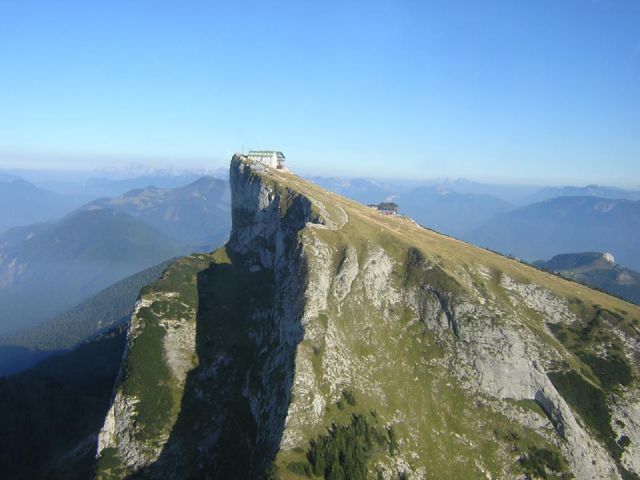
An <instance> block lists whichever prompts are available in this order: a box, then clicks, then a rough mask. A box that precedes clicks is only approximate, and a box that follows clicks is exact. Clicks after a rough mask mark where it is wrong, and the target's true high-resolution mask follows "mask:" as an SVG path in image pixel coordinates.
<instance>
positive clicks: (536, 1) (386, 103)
mask: <svg viewBox="0 0 640 480" xmlns="http://www.w3.org/2000/svg"><path fill="white" fill-rule="evenodd" d="M243 147H244V149H248V148H276V149H279V150H282V151H283V152H285V155H286V156H287V157H288V159H289V161H290V164H291V166H292V167H293V169H294V170H299V171H301V172H304V173H319V174H325V175H326V174H340V175H344V174H347V175H350V174H358V175H368V176H385V175H389V176H396V177H413V178H417V177H435V176H462V177H467V178H474V179H485V180H486V179H493V180H502V181H512V180H515V181H520V182H528V181H532V182H540V181H546V182H547V183H563V182H564V183H587V182H597V183H601V184H620V185H634V186H640V1H638V0H597V1H596V0H561V1H559V0H530V1H524V0H523V1H515V0H504V1H482V0H469V1H455V0H442V1H420V0H416V1H402V0H394V1H388V2H378V1H372V0H367V1H362V2H349V1H340V2H332V1H328V0H325V1H310V0H309V1H307V0H294V1H290V2H289V1H264V2H247V1H230V2H218V1H195V0H192V1H186V0H185V1H178V0H175V1H160V0H154V1H144V0H135V1H132V0H127V1H115V0H110V1H108V2H94V1H86V0H84V1H77V2H71V1H62V0H57V1H54V0H50V1H49V0H41V1H29V0H15V1H12V0H9V1H8V0H0V167H2V166H5V167H8V166H11V167H16V166H24V167H34V166H39V167H50V168H88V167H89V166H99V167H104V166H117V165H120V164H124V163H127V162H130V161H143V162H149V163H157V164H159V165H163V166H164V165H166V164H173V165H176V166H180V165H182V166H200V167H202V166H212V167H217V166H221V165H223V164H225V163H226V162H227V161H228V159H229V157H230V155H231V154H232V153H233V152H235V151H239V150H241V149H242V148H243Z"/></svg>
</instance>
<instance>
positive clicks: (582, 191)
mask: <svg viewBox="0 0 640 480" xmlns="http://www.w3.org/2000/svg"><path fill="white" fill-rule="evenodd" d="M557 197H600V198H609V199H623V200H634V201H635V200H640V190H624V189H622V188H617V187H603V186H601V185H587V186H585V187H546V188H543V189H542V190H539V191H537V192H536V193H534V194H533V195H531V196H529V197H528V198H527V199H526V202H527V203H537V202H542V201H544V200H549V199H552V198H557Z"/></svg>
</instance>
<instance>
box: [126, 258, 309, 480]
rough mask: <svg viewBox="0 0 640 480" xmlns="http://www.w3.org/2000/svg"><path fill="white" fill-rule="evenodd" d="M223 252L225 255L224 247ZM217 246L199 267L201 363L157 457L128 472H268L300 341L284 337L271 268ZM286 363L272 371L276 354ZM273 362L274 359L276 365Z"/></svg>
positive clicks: (183, 475)
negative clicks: (251, 264) (252, 267)
mask: <svg viewBox="0 0 640 480" xmlns="http://www.w3.org/2000/svg"><path fill="white" fill-rule="evenodd" d="M219 252H223V253H219ZM228 253H229V252H225V249H224V248H223V249H220V250H219V251H218V252H216V254H214V255H216V256H217V257H225V259H224V260H222V261H221V260H220V258H216V262H214V263H211V264H210V266H209V267H208V268H207V269H205V270H202V271H200V272H198V274H197V292H198V310H197V322H196V351H197V357H198V366H197V367H196V368H194V369H193V370H191V371H190V372H189V373H188V375H187V379H186V383H185V387H184V392H183V394H182V400H181V405H180V413H179V416H178V419H177V421H176V423H175V424H174V426H173V429H172V431H171V434H170V437H169V440H168V442H167V444H166V445H165V447H164V448H163V451H162V453H161V455H160V457H159V458H158V460H157V461H156V462H155V463H154V464H153V465H151V466H150V467H148V468H147V469H145V470H144V471H141V472H137V473H135V474H133V475H131V476H130V477H128V478H131V479H133V478H205V477H206V478H219V479H226V478H244V479H262V478H265V477H266V472H267V468H268V466H269V465H270V464H271V462H272V461H273V459H274V458H275V454H276V452H277V449H278V446H279V444H280V440H281V437H282V434H283V431H284V423H285V419H286V413H287V409H288V405H289V402H290V388H291V385H292V382H293V370H294V369H293V362H294V353H295V346H296V345H297V344H298V343H299V341H300V340H301V338H302V328H301V327H300V329H299V335H298V338H297V340H296V341H295V344H294V346H293V347H290V346H286V345H284V343H282V342H280V334H279V330H278V327H277V323H276V320H275V316H276V315H277V312H275V309H274V306H273V305H274V293H275V289H274V275H273V272H272V271H267V270H261V271H259V272H251V271H249V270H248V269H247V268H246V267H245V266H244V265H243V264H244V263H245V260H246V259H245V258H243V257H240V256H237V255H233V256H232V259H229V258H228V257H226V255H227V254H228ZM274 350H278V352H282V351H284V352H285V355H284V356H283V357H279V358H280V360H281V361H282V362H283V363H284V365H283V363H280V364H279V365H278V367H280V368H276V369H273V370H269V369H268V367H266V366H267V365H269V364H270V362H269V357H271V360H273V352H274ZM271 365H272V366H273V363H271Z"/></svg>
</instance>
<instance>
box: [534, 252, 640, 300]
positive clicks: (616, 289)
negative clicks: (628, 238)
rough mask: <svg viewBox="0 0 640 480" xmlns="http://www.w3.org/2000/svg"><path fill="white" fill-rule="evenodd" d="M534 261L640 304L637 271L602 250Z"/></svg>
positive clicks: (543, 266)
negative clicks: (619, 263)
mask: <svg viewBox="0 0 640 480" xmlns="http://www.w3.org/2000/svg"><path fill="white" fill-rule="evenodd" d="M534 264H535V265H536V266H538V267H541V268H544V269H546V270H550V271H553V272H556V273H559V274H561V275H563V276H565V277H568V278H572V279H574V280H577V281H579V282H581V283H585V284H587V285H590V286H593V287H596V288H599V289H601V290H604V291H605V292H607V293H612V294H614V295H617V296H619V297H621V298H624V299H625V300H628V301H630V302H634V303H637V304H640V272H637V271H635V270H631V269H628V268H624V267H622V266H620V265H618V264H616V263H613V262H612V261H610V260H608V259H607V258H606V257H605V256H604V255H603V254H602V253H598V252H583V253H565V254H561V255H556V256H555V257H553V258H552V259H551V260H548V261H544V260H538V261H537V262H534Z"/></svg>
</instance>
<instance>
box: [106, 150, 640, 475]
mask: <svg viewBox="0 0 640 480" xmlns="http://www.w3.org/2000/svg"><path fill="white" fill-rule="evenodd" d="M230 182H231V191H232V204H233V206H232V216H233V229H232V233H231V238H230V240H229V243H228V244H227V246H226V247H225V248H223V249H220V250H218V251H216V252H214V253H213V254H211V255H198V256H194V257H190V258H187V259H183V260H180V261H179V262H177V263H176V264H175V265H174V266H172V267H171V268H170V269H169V270H168V271H167V273H166V274H165V276H164V278H163V279H162V280H161V281H159V282H158V283H157V284H156V285H155V286H153V287H151V288H150V289H149V290H148V291H146V292H145V293H144V294H143V296H142V297H141V300H140V302H139V304H138V307H137V309H136V313H135V314H134V316H133V318H132V322H131V326H130V331H129V341H128V342H129V343H128V348H127V353H126V355H125V359H124V361H123V369H122V374H121V379H120V381H119V383H118V386H117V388H116V391H115V396H114V401H113V405H112V407H111V410H110V412H109V415H108V417H107V419H106V421H105V425H104V427H103V430H102V432H101V434H100V439H99V445H100V446H99V451H98V458H99V460H98V477H99V478H108V477H109V476H114V475H115V476H124V475H127V474H130V473H134V472H137V474H138V475H140V476H142V477H146V478H185V477H188V476H194V477H202V478H230V477H235V478H263V477H264V476H265V475H267V473H268V475H269V476H270V477H271V478H283V479H284V478H292V479H293V478H299V474H300V473H301V472H302V474H304V472H305V471H307V472H311V471H313V472H314V473H315V474H316V475H320V476H322V474H324V472H325V471H329V470H326V469H330V470H332V471H333V470H334V469H335V470H336V471H338V469H349V468H355V469H356V470H353V471H358V472H361V474H363V475H365V477H374V478H375V476H377V477H378V478H385V479H391V478H398V477H399V476H400V477H402V476H404V475H407V476H409V477H410V478H524V477H525V476H529V477H534V476H536V475H540V472H541V471H542V472H544V474H545V475H548V476H549V477H550V478H556V477H557V478H560V477H561V476H562V475H564V476H565V477H566V476H568V475H569V474H571V473H572V474H573V475H575V477H576V478H578V479H592V478H621V477H622V475H623V474H624V475H627V476H629V475H633V474H638V473H639V470H638V460H637V458H638V457H637V447H636V445H637V443H636V442H637V441H640V439H638V428H637V426H638V424H640V421H639V419H638V402H637V398H638V386H637V379H636V375H637V372H638V365H637V363H636V362H637V353H638V352H637V349H638V346H637V330H634V328H636V327H634V325H635V322H640V309H638V308H635V307H633V306H631V305H628V304H624V303H623V302H620V301H619V300H616V299H612V298H611V297H607V296H605V295H603V294H601V293H598V292H593V291H591V290H589V289H587V288H585V287H582V286H579V285H575V284H568V283H567V282H565V281H563V280H561V279H559V278H557V277H553V276H549V275H546V274H544V273H542V272H539V271H536V270H534V269H531V268H529V267H526V266H524V265H521V264H519V263H517V262H515V261H512V260H509V259H505V258H503V257H499V256H497V255H494V254H491V253H489V252H486V251H483V250H480V249H476V248H475V247H471V246H469V245H466V244H463V243H461V242H458V241H456V240H454V239H451V238H447V237H443V236H440V235H438V234H436V233H434V232H430V231H427V230H424V229H422V228H420V227H419V226H417V225H415V224H414V223H413V222H410V221H408V220H406V219H403V218H389V217H383V216H381V215H379V214H378V213H377V212H375V211H373V210H370V209H367V208H366V207H364V206H360V205H358V204H355V203H353V202H350V201H347V200H345V199H342V198H340V197H338V196H336V195H334V194H331V193H329V192H326V191H324V190H322V189H320V188H319V187H316V186H314V185H312V184H309V183H307V182H305V181H303V180H301V179H299V178H298V177H296V176H295V175H292V174H291V173H288V172H282V171H278V170H274V169H270V168H268V167H264V166H262V165H259V164H255V163H252V162H250V161H248V160H247V159H246V158H244V157H242V156H239V155H238V156H235V157H234V159H233V160H232V163H231V172H230ZM568 285H570V287H569V286H568ZM568 292H570V293H568ZM634 331H635V332H636V334H634ZM587 340H588V341H587ZM614 344H615V345H616V346H617V347H616V348H618V347H619V350H616V352H621V353H620V355H621V356H615V357H614V356H613V353H612V352H611V351H609V350H608V349H610V348H613V347H608V346H607V345H614ZM150 352H151V353H150ZM616 355H617V354H616ZM613 358H615V361H616V362H618V363H617V364H619V365H622V366H623V367H625V368H628V369H629V371H630V372H631V379H629V378H627V377H624V378H623V377H620V379H619V380H620V381H619V382H618V384H615V385H612V384H611V382H608V381H607V379H604V378H603V377H601V376H600V375H601V369H602V368H605V367H606V366H607V365H609V363H607V362H612V361H613V360H612V359H613ZM153 362H156V363H153ZM151 365H153V367H154V368H149V367H150V366H151ZM603 366H605V367H603ZM620 368H622V367H620ZM625 371H626V370H625ZM569 380H571V381H573V382H575V388H581V389H583V390H584V391H589V392H594V393H593V395H594V397H593V398H597V399H598V401H599V402H600V403H597V404H596V403H594V402H591V403H589V402H587V403H586V404H585V403H581V402H583V401H584V398H581V397H576V396H575V395H572V394H571V390H567V382H568V381H569ZM158 408H162V409H163V410H162V414H158ZM594 408H596V409H599V414H601V415H604V416H607V415H608V416H609V418H606V419H605V418H604V417H602V418H596V419H594V418H591V417H589V412H591V411H593V409H594ZM589 409H591V410H589ZM351 419H354V420H351ZM355 419H364V420H362V421H365V422H369V423H368V425H370V428H371V432H374V433H371V435H373V438H374V439H375V441H373V440H372V439H371V438H369V440H367V441H366V442H365V443H364V444H363V445H365V447H366V448H365V447H362V450H358V451H359V452H360V453H359V454H357V455H356V457H357V458H356V457H354V456H353V455H354V454H350V455H349V456H348V458H349V462H355V463H354V465H356V466H354V465H346V464H345V463H344V462H347V460H344V461H343V462H342V463H340V462H339V463H338V464H335V465H333V464H330V462H331V461H333V460H331V458H330V457H327V458H324V457H323V458H322V460H321V461H322V462H323V463H321V464H319V463H318V461H319V460H318V455H321V453H317V450H314V452H315V453H314V454H313V455H312V454H311V453H309V452H311V450H312V449H313V448H316V449H317V448H319V447H318V445H324V444H329V443H330V442H331V440H330V439H331V435H334V434H335V431H336V428H339V426H340V425H343V426H344V425H347V424H348V423H349V421H354V422H355V421H356V420H355ZM603 420H604V421H603ZM358 421H361V420H358ZM345 428H346V427H345ZM345 431H347V430H345ZM357 431H358V430H353V431H352V433H350V434H352V435H356V434H357ZM332 432H333V433H332ZM353 432H356V433H353ZM345 435H346V433H345ZM624 438H626V440H624ZM320 439H324V440H320ZM637 439H638V440H637ZM350 441H351V442H352V443H353V444H357V443H358V442H359V441H360V439H358V438H352V439H351V440H350ZM323 442H324V443H323ZM327 442H328V443H327ZM327 448H328V447H327ZM331 448H339V447H331ZM367 449H368V450H367ZM365 450H366V451H367V452H368V453H362V452H364V451H365ZM358 455H360V456H358ZM336 458H337V457H336ZM340 458H347V457H346V456H345V457H340ZM327 462H329V463H327ZM347 463H348V462H347ZM319 465H320V466H319ZM327 465H328V466H327ZM305 469H306V470H305ZM350 471H351V470H350ZM363 472H364V473H363ZM343 473H344V471H343ZM338 474H339V473H336V475H338ZM554 476H555V477H554ZM354 478H360V477H354ZM363 478H364V477H363Z"/></svg>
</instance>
